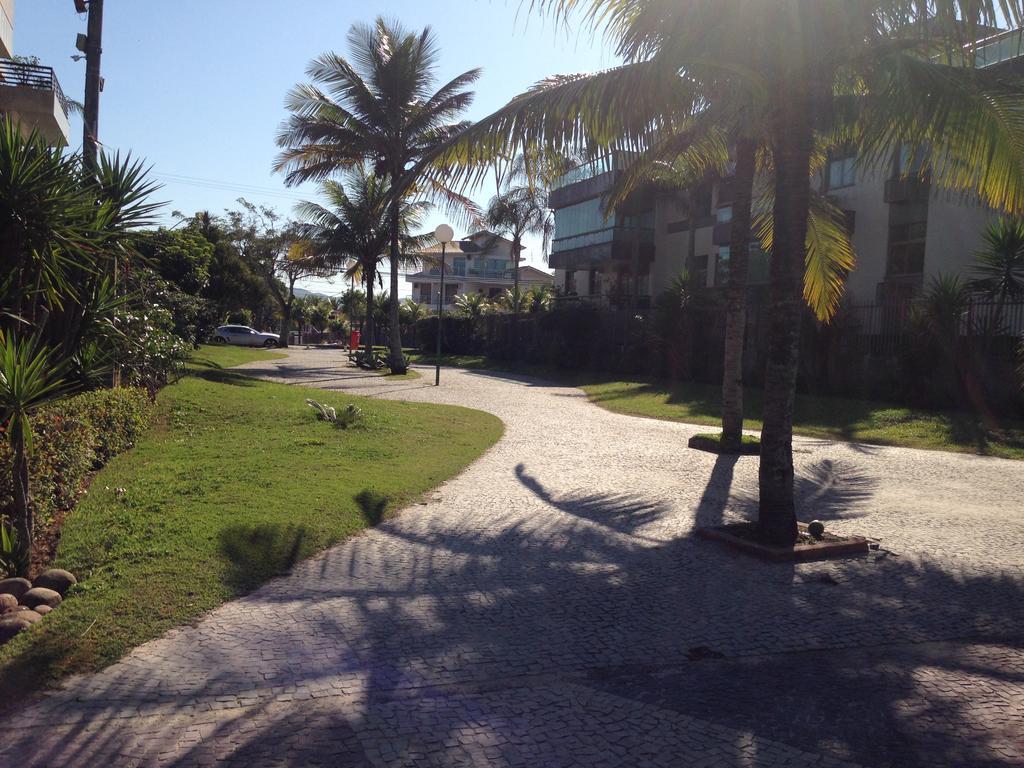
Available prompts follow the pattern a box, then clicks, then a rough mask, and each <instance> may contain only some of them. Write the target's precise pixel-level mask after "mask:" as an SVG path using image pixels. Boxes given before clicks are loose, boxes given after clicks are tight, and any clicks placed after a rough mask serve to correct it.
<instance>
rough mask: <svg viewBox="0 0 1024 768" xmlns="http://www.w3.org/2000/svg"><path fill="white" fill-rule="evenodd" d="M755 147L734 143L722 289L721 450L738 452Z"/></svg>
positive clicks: (741, 410) (741, 415) (741, 430)
mask: <svg viewBox="0 0 1024 768" xmlns="http://www.w3.org/2000/svg"><path fill="white" fill-rule="evenodd" d="M756 153H757V145H756V144H755V142H754V141H752V140H750V139H740V140H739V141H737V142H736V172H735V174H734V176H733V183H734V184H735V188H736V192H735V195H734V196H733V203H732V227H731V228H730V235H729V285H728V288H727V290H726V309H725V360H724V363H723V372H722V440H721V450H722V451H725V452H729V453H738V452H739V450H740V446H741V445H742V442H743V336H744V333H745V331H746V325H747V304H746V300H747V295H746V294H747V273H748V271H749V266H750V207H751V199H752V198H753V194H754V192H753V188H754V172H755V170H756V165H755V162H756V157H757V155H756Z"/></svg>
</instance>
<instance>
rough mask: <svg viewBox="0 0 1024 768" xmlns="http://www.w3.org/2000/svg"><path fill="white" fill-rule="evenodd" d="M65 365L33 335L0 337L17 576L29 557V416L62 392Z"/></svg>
mask: <svg viewBox="0 0 1024 768" xmlns="http://www.w3.org/2000/svg"><path fill="white" fill-rule="evenodd" d="M66 368H67V362H66V361H63V360H58V359H55V356H54V354H53V351H52V350H51V349H50V348H49V347H46V346H43V345H41V344H40V343H39V339H38V337H36V336H32V337H22V338H19V337H18V336H17V335H15V334H13V333H7V334H4V333H2V332H0V415H2V423H3V426H4V431H5V432H6V433H7V438H8V440H10V445H11V453H12V456H13V461H12V464H11V487H12V488H14V509H13V513H14V520H13V523H14V532H15V535H16V539H17V552H18V556H19V560H18V570H19V575H22V576H25V575H27V573H28V564H29V562H30V559H31V555H32V545H33V536H34V528H35V526H34V521H33V519H32V518H33V515H32V492H31V478H30V477H29V458H30V457H31V455H32V421H31V419H32V416H33V414H34V413H35V412H36V411H37V410H38V409H39V408H40V407H42V406H44V405H47V404H48V403H52V402H53V401H55V400H57V399H59V398H60V397H62V396H63V395H64V393H65V384H64V380H63V375H64V372H65V370H66Z"/></svg>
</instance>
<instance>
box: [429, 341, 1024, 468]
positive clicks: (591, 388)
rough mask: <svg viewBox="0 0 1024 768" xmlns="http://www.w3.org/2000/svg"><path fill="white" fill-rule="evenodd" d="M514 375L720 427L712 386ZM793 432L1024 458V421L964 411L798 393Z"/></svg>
mask: <svg viewBox="0 0 1024 768" xmlns="http://www.w3.org/2000/svg"><path fill="white" fill-rule="evenodd" d="M415 360H416V361H417V362H421V363H431V362H433V358H432V357H430V356H429V355H423V354H419V355H416V356H415ZM442 363H444V364H445V365H453V366H456V367H460V368H477V369H482V370H493V371H500V370H509V369H510V368H513V366H510V365H509V363H505V362H502V361H492V360H489V359H487V358H485V357H482V356H475V355H448V356H445V357H443V358H442ZM514 371H515V372H517V373H525V374H531V375H536V376H541V377H546V378H549V379H552V380H554V381H559V382H563V383H566V384H570V385H573V386H578V387H580V388H581V389H582V390H583V391H584V392H586V393H587V396H588V397H589V398H590V400H591V401H592V402H594V403H596V404H597V405H600V406H601V407H602V408H607V409H608V410H610V411H615V412H617V413H625V414H629V415H631V416H645V417H647V418H651V419H663V420H667V421H680V422H686V423H689V424H707V425H710V426H718V425H720V424H721V388H720V387H719V386H717V385H714V384H700V383H694V382H687V383H682V384H676V385H672V384H669V383H667V382H657V381H637V380H633V381H629V380H627V381H623V380H615V379H609V378H608V377H602V376H600V375H597V374H586V373H582V374H569V373H567V372H564V371H558V370H554V369H548V368H538V367H533V366H516V367H514ZM762 395H763V393H762V392H761V391H760V390H757V389H747V390H746V391H745V397H744V415H745V418H746V421H745V424H744V426H745V427H746V428H748V429H755V430H757V429H760V428H761V420H760V416H761V409H762ZM793 428H794V431H795V432H796V433H797V434H800V435H806V436H809V437H823V438H829V439H838V440H846V441H850V442H862V443H873V444H876V445H897V446H904V447H908V448H926V449H931V450H941V451H956V452H960V453H977V454H982V455H986V456H1000V457H1002V458H1007V459H1021V460H1024V424H1022V423H1020V422H1009V423H1001V424H985V423H984V422H983V421H982V420H981V419H980V417H978V416H977V415H976V414H972V413H965V412H956V411H926V410H921V409H915V408H907V407H905V406H900V405H893V404H890V403H879V402H872V401H869V400H854V399H850V398H842V397H825V396H819V395H805V394H800V395H797V398H796V405H795V413H794V420H793Z"/></svg>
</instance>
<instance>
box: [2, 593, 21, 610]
mask: <svg viewBox="0 0 1024 768" xmlns="http://www.w3.org/2000/svg"><path fill="white" fill-rule="evenodd" d="M17 604H18V598H16V597H15V596H14V595H7V594H0V613H3V612H4V611H6V610H7V609H8V608H13V607H14V606H16V605H17Z"/></svg>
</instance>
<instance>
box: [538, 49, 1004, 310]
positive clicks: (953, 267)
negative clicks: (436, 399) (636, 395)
mask: <svg viewBox="0 0 1024 768" xmlns="http://www.w3.org/2000/svg"><path fill="white" fill-rule="evenodd" d="M977 61H978V66H979V67H1002V68H1006V69H1024V36H1022V30H1019V29H1016V30H1010V31H1005V32H999V33H997V34H994V35H992V36H991V37H989V38H987V39H986V40H983V41H981V42H980V44H979V48H978V58H977ZM922 162H923V158H922V157H910V156H909V155H908V153H907V152H906V151H905V150H896V151H894V153H893V158H892V163H891V166H890V168H888V169H886V170H885V171H878V170H875V171H868V172H865V171H864V170H863V169H862V168H861V167H859V166H858V164H857V158H856V157H855V156H853V155H852V154H843V153H837V154H835V155H834V156H833V157H831V158H830V160H829V163H828V165H827V167H826V168H825V170H824V172H823V174H822V178H821V179H820V180H819V181H818V184H819V188H820V189H822V190H824V191H825V192H826V193H827V194H828V195H829V196H830V197H831V198H832V200H833V202H834V203H836V205H837V206H839V207H840V208H841V209H843V210H844V211H845V212H846V214H847V220H848V222H849V226H850V227H851V231H852V237H853V244H854V248H855V250H856V253H857V266H856V268H855V269H854V271H853V272H852V273H851V274H850V275H849V276H848V279H847V299H848V301H851V302H855V303H875V302H888V301H898V300H903V299H906V298H910V297H913V296H916V295H918V294H920V292H921V291H922V290H923V289H924V288H925V286H927V284H928V281H929V280H930V279H931V278H932V277H934V276H935V275H937V274H939V273H940V272H941V273H961V274H965V275H969V273H970V270H971V268H972V266H973V263H974V254H975V253H976V252H977V251H978V250H979V249H980V248H981V247H982V234H983V232H984V230H985V227H986V224H987V223H988V221H989V220H991V219H992V218H993V217H994V216H995V215H996V214H995V213H994V212H992V211H990V210H988V209H986V208H985V207H983V206H982V205H980V204H979V203H978V202H977V201H976V200H973V199H971V198H969V197H965V196H958V195H951V194H947V193H944V192H942V191H939V190H936V189H934V188H933V186H932V185H931V183H930V181H929V179H928V178H927V175H921V174H920V173H919V169H920V167H921V164H922ZM620 169H621V163H620V162H619V161H618V160H615V161H614V162H613V161H610V160H604V161H599V162H597V163H589V164H587V165H583V166H580V167H579V168H576V169H574V170H573V171H570V172H569V173H568V174H566V175H565V176H563V177H562V178H561V179H560V180H559V182H558V183H557V184H556V188H555V189H554V190H553V191H552V192H551V195H550V200H551V204H552V207H553V208H554V209H555V239H554V241H553V249H552V250H553V253H552V257H551V266H553V267H555V268H556V272H555V285H556V287H557V288H558V289H559V291H560V292H562V293H564V294H569V295H578V296H581V297H591V298H601V299H602V300H604V301H608V302H609V303H611V304H612V305H613V306H614V305H622V304H623V297H624V296H628V297H632V301H633V302H635V303H636V304H638V305H640V306H643V305H644V304H645V303H646V302H647V301H649V298H650V297H651V296H655V295H657V294H658V293H660V292H661V291H663V290H665V289H666V288H668V287H669V286H670V285H671V284H672V281H673V280H674V279H675V278H676V277H677V276H678V275H679V274H680V273H681V272H682V271H683V270H686V272H687V273H688V274H689V276H690V278H691V279H693V280H696V281H697V282H698V283H699V284H700V285H705V286H708V287H711V288H715V287H721V286H722V285H724V283H725V280H726V277H727V275H728V266H729V239H730V221H731V219H732V207H731V201H732V190H731V188H730V187H731V181H730V179H728V178H726V179H723V180H721V181H718V182H715V183H707V184H704V185H701V186H700V187H698V188H697V189H696V190H694V196H693V201H692V202H693V203H695V205H694V209H695V211H694V217H693V218H694V221H693V222H690V221H689V213H690V203H691V199H690V194H689V193H688V192H679V193H674V194H665V193H661V194H658V195H656V196H654V197H653V199H651V195H650V194H648V195H646V196H644V195H640V196H639V198H640V199H639V200H638V201H637V202H636V203H634V204H633V205H634V207H635V209H636V210H635V211H634V212H632V213H631V214H628V215H625V214H623V213H616V214H613V215H611V216H609V217H606V216H605V214H604V213H603V212H602V207H601V204H602V199H603V196H604V195H605V194H606V193H607V191H608V190H609V189H610V187H611V185H612V183H613V181H614V178H615V175H616V173H618V172H619V171H620ZM691 226H692V227H693V233H692V236H691ZM691 238H692V239H691ZM691 247H692V254H691ZM768 272H769V256H768V255H767V254H765V253H763V252H761V251H760V249H759V248H757V247H754V248H752V249H751V263H750V276H749V282H750V284H751V285H754V286H756V285H758V284H765V283H767V282H768Z"/></svg>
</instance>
